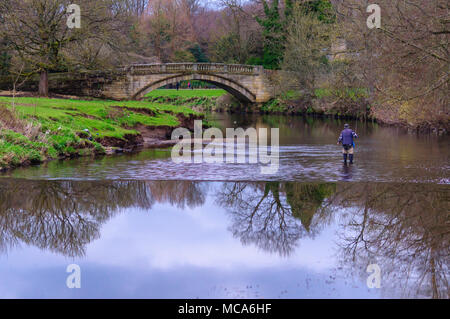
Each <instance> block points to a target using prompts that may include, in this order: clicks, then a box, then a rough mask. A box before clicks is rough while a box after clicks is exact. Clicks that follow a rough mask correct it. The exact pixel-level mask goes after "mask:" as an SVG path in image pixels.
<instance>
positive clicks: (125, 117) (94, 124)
mask: <svg viewBox="0 0 450 319" xmlns="http://www.w3.org/2000/svg"><path fill="white" fill-rule="evenodd" d="M201 117H202V116H201V115H200V114H199V113H197V112H195V111H193V110H192V109H191V108H189V107H186V106H181V105H169V104H157V103H149V102H137V101H128V102H116V101H97V100H95V101H83V100H71V99H48V98H32V97H22V98H15V99H14V103H13V99H12V98H10V97H0V170H1V169H6V168H10V167H15V166H20V165H27V164H33V163H40V162H43V161H46V160H49V159H56V158H64V157H76V156H85V155H91V154H104V153H106V152H107V151H110V150H114V149H124V148H125V149H126V148H133V147H136V146H138V145H140V144H143V143H144V139H145V138H146V137H147V138H152V139H166V138H167V137H168V136H170V134H171V132H172V130H173V129H174V128H175V127H179V126H185V127H190V126H191V125H192V123H191V122H193V119H194V118H201Z"/></svg>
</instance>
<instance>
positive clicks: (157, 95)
mask: <svg viewBox="0 0 450 319" xmlns="http://www.w3.org/2000/svg"><path fill="white" fill-rule="evenodd" d="M146 99H147V100H148V101H150V102H152V103H170V104H174V105H184V106H187V107H190V108H192V109H195V110H196V111H199V112H227V113H257V114H266V115H301V116H311V117H321V118H337V119H348V120H361V121H372V122H377V123H378V124H380V125H385V126H394V127H399V128H402V129H404V130H406V131H409V132H411V133H421V134H429V133H431V134H435V135H446V134H448V133H449V132H450V114H449V113H448V112H447V113H445V112H441V113H442V114H416V115H414V116H412V115H411V112H406V111H405V109H404V108H403V109H402V110H403V111H404V112H403V111H402V112H401V113H400V114H398V112H397V113H396V112H395V110H396V108H389V106H388V105H377V106H373V105H371V102H370V95H369V92H368V91H367V89H364V88H352V89H345V90H333V89H326V88H321V89H316V90H315V91H314V95H306V94H303V93H301V92H299V91H288V92H286V93H284V94H280V95H279V96H278V97H277V98H274V99H271V100H270V101H268V102H266V103H262V104H257V105H242V104H241V103H239V101H237V100H236V99H235V98H233V97H232V96H231V95H229V94H227V93H226V92H225V91H223V90H180V91H176V90H155V91H153V92H151V93H150V94H149V95H147V97H146ZM419 113H420V112H419Z"/></svg>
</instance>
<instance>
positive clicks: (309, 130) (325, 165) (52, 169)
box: [0, 114, 450, 184]
mask: <svg viewBox="0 0 450 319" xmlns="http://www.w3.org/2000/svg"><path fill="white" fill-rule="evenodd" d="M211 120H212V122H213V123H215V125H217V126H218V127H220V128H222V129H223V130H225V128H244V129H246V128H249V127H254V128H257V129H259V128H274V127H275V128H279V129H280V150H279V152H280V164H279V169H278V171H277V172H276V173H275V174H271V175H265V174H262V173H261V166H265V165H263V164H258V163H257V164H249V163H248V161H247V163H245V164H228V163H223V164H222V163H214V164H206V163H201V164H194V163H192V164H186V163H181V164H176V163H174V162H173V161H172V159H171V151H170V150H169V149H166V150H147V151H144V152H139V153H135V154H126V155H122V156H114V157H104V158H102V159H91V158H80V159H77V160H71V161H54V162H50V163H47V164H44V165H41V166H37V167H32V168H25V169H17V170H14V171H12V172H9V173H7V174H4V175H3V176H8V177H15V178H29V179H48V180H51V179H70V180H98V179H107V180H121V179H132V180H197V181H261V180H264V181H268V180H270V181H300V182H307V181H377V182H399V181H404V182H422V183H423V182H428V183H442V184H447V183H449V181H450V148H449V143H450V140H449V137H448V136H445V137H436V136H428V135H427V136H417V135H411V134H407V133H405V132H404V131H402V130H400V129H396V128H387V127H380V126H379V125H377V124H372V123H369V124H364V123H362V122H354V123H351V124H352V127H353V128H354V129H355V130H356V131H357V133H358V134H359V136H360V138H359V140H358V141H357V145H356V154H355V162H356V165H354V166H348V167H344V166H343V165H342V163H341V158H342V154H341V148H340V147H339V146H338V145H336V142H337V140H338V136H339V134H340V132H341V130H342V128H343V125H344V122H342V121H336V120H313V119H304V118H302V117H287V116H255V115H253V116H247V115H233V116H230V115H227V114H215V115H214V116H213V117H212V119H211ZM269 144H270V143H269ZM248 153H249V150H248V149H247V155H248ZM0 176H1V175H0Z"/></svg>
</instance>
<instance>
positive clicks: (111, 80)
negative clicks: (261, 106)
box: [0, 63, 277, 103]
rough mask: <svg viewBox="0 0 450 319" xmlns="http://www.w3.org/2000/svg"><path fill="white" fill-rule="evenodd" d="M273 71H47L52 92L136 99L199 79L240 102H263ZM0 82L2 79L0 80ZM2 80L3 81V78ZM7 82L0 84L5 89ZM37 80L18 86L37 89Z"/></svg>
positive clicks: (157, 67)
mask: <svg viewBox="0 0 450 319" xmlns="http://www.w3.org/2000/svg"><path fill="white" fill-rule="evenodd" d="M276 74H277V71H271V70H265V69H264V68H263V67H262V66H253V65H238V64H218V63H167V64H135V65H130V66H128V67H125V68H120V69H115V70H108V71H87V72H79V73H53V74H52V73H51V74H49V90H50V92H52V93H58V94H66V95H77V96H90V97H99V98H106V99H114V100H130V99H131V100H133V99H134V100H139V99H142V98H143V97H144V96H145V95H146V94H147V93H149V92H151V91H153V90H156V89H158V88H160V87H163V86H165V85H168V84H176V83H177V82H180V81H193V80H200V81H205V82H208V83H212V84H214V85H215V86H217V87H219V88H222V89H224V90H226V91H228V92H229V93H231V94H232V95H234V96H235V97H236V98H237V99H238V100H240V101H241V102H244V103H263V102H267V101H268V100H270V98H272V97H273V96H274V87H273V85H272V84H271V83H272V79H273V78H274V76H275V75H276ZM0 82H2V81H0ZM3 82H4V81H3ZM10 83H12V82H11V81H9V80H7V81H6V82H5V83H0V87H1V88H2V89H8V87H9V86H10ZM38 83H39V79H38V77H36V78H35V79H30V80H29V81H27V83H26V84H25V85H24V87H23V88H22V89H23V90H24V91H37V88H38Z"/></svg>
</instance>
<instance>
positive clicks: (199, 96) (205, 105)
mask: <svg viewBox="0 0 450 319" xmlns="http://www.w3.org/2000/svg"><path fill="white" fill-rule="evenodd" d="M226 94H227V92H226V91H225V90H221V89H195V90H187V89H184V90H181V89H180V90H178V91H177V90H173V89H172V90H165V89H159V90H154V91H152V92H150V93H149V94H147V95H146V96H145V100H146V101H149V102H152V103H158V104H165V103H166V104H167V103H168V104H172V105H184V106H187V107H189V108H192V109H195V110H198V111H201V112H206V111H215V110H216V109H217V107H218V101H219V100H220V99H221V98H222V97H223V96H226Z"/></svg>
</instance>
